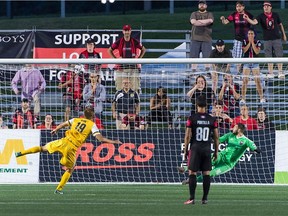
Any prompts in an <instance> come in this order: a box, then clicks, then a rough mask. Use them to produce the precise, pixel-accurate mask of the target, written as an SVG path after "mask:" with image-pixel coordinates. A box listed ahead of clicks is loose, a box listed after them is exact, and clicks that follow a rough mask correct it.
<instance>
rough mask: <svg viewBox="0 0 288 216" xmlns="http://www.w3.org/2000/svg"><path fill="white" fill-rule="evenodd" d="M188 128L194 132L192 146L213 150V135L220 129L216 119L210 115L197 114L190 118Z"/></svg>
mask: <svg viewBox="0 0 288 216" xmlns="http://www.w3.org/2000/svg"><path fill="white" fill-rule="evenodd" d="M186 127H188V128H191V130H192V137H191V140H190V146H192V145H197V146H199V147H200V148H209V149H211V141H212V140H211V135H212V132H213V130H214V129H215V128H217V127H218V123H217V120H216V118H215V117H213V116H210V115H209V114H208V113H195V114H193V115H191V116H190V117H189V118H188V120H187V123H186Z"/></svg>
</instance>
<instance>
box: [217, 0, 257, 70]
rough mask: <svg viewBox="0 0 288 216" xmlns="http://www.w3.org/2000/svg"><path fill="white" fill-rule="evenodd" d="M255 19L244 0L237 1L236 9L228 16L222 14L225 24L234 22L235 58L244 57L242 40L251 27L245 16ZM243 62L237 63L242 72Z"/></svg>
mask: <svg viewBox="0 0 288 216" xmlns="http://www.w3.org/2000/svg"><path fill="white" fill-rule="evenodd" d="M246 16H247V17H250V18H251V19H253V15H252V14H250V13H249V12H248V11H246V10H245V4H244V3H243V1H237V2H236V11H235V12H233V13H232V14H230V15H229V16H228V17H227V18H225V17H224V16H221V17H220V19H221V21H222V23H223V24H224V25H226V24H228V23H230V22H234V32H235V36H234V41H233V53H232V54H233V58H241V57H242V42H243V40H244V39H245V37H246V35H247V32H248V30H249V29H250V28H251V24H250V23H249V22H248V21H247V20H246V19H245V17H246ZM240 67H241V64H237V71H238V73H239V72H240Z"/></svg>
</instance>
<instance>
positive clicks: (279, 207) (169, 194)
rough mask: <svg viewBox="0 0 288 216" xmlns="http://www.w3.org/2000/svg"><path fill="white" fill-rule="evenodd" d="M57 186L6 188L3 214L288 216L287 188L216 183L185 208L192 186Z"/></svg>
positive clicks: (0, 203) (0, 198) (1, 190)
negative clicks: (60, 190) (62, 188)
mask: <svg viewBox="0 0 288 216" xmlns="http://www.w3.org/2000/svg"><path fill="white" fill-rule="evenodd" d="M55 187H56V185H51V184H36V185H6V184H4V185H1V186H0V212H1V213H0V215H1V216H6V215H7V216H14V215H15V216H16V215H19V216H20V215H21V216H23V215H29V216H34V215H35V216H36V215H37V216H39V215H41V216H42V215H43V216H46V215H47V216H48V215H49V216H59V215H61V216H62V215H69V216H74V215H75V216H76V215H77V216H87V215H101V216H104V215H117V216H121V215H123V216H130V215H131V216H132V215H133V216H135V215H137V216H141V215H143V216H144V215H145V216H151V215H163V216H170V215H171V216H172V215H175V216H178V215H194V216H196V215H209V216H217V215H221V216H223V215H231V216H233V215H241V216H248V215H253V216H258V215H259V216H260V215H261V216H263V215H268V216H272V215H277V216H279V215H287V212H288V187H287V186H273V185H268V186H258V185H253V186H250V185H218V184H216V185H211V190H210V195H209V203H208V205H201V204H200V200H201V196H202V185H198V187H197V194H196V197H197V199H196V204H195V205H189V206H187V205H186V206H185V205H183V202H184V201H185V200H186V199H187V198H188V197H189V196H188V187H187V186H182V185H167V184H156V185H154V184H153V185H152V184H151V185H150V184H148V185H147V184H144V185H139V184H137V185H134V184H132V185H127V184H104V185H103V184H68V185H67V186H66V187H65V194H64V195H58V194H57V195H56V194H54V193H53V192H54V189H55Z"/></svg>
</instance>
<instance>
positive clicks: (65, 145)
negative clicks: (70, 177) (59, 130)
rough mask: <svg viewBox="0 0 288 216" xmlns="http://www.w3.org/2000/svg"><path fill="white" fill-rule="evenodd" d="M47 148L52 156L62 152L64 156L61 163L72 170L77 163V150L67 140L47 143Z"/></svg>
mask: <svg viewBox="0 0 288 216" xmlns="http://www.w3.org/2000/svg"><path fill="white" fill-rule="evenodd" d="M46 148H47V150H48V152H49V153H50V154H52V153H54V152H60V153H61V154H62V157H61V160H60V163H61V164H62V165H63V166H65V167H67V168H70V169H72V168H73V167H74V165H75V163H76V152H77V149H75V147H73V146H72V144H70V143H69V142H68V141H67V140H65V139H64V138H63V139H60V140H55V141H52V142H49V143H47V145H46Z"/></svg>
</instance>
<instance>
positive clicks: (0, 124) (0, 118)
mask: <svg viewBox="0 0 288 216" xmlns="http://www.w3.org/2000/svg"><path fill="white" fill-rule="evenodd" d="M0 129H8V127H7V126H6V124H5V123H4V121H3V116H2V114H0Z"/></svg>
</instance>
